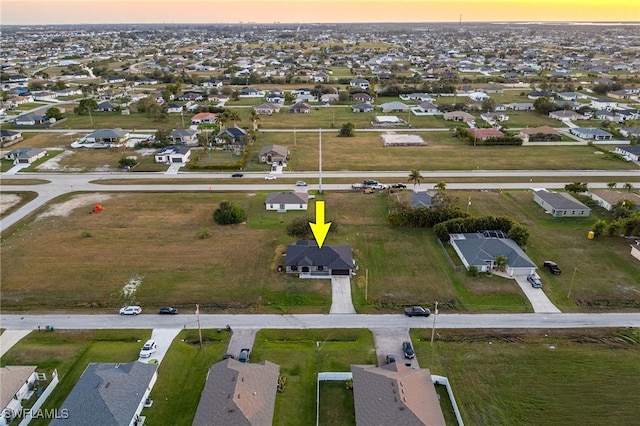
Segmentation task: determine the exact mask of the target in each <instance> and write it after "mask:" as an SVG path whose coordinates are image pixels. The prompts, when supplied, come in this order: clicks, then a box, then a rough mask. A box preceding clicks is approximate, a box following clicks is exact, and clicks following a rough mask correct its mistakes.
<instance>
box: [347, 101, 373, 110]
mask: <svg viewBox="0 0 640 426" xmlns="http://www.w3.org/2000/svg"><path fill="white" fill-rule="evenodd" d="M351 109H358V110H367V109H369V110H373V105H371V104H370V103H369V102H364V103H361V104H356V105H351Z"/></svg>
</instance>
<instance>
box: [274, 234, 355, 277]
mask: <svg viewBox="0 0 640 426" xmlns="http://www.w3.org/2000/svg"><path fill="white" fill-rule="evenodd" d="M285 268H286V272H287V273H291V274H299V276H300V278H331V276H332V275H343V276H350V275H351V274H352V273H353V270H354V261H353V257H352V255H351V246H346V245H339V246H336V245H328V244H324V245H323V246H322V248H318V244H317V243H316V241H315V240H301V241H298V242H296V243H293V244H290V245H289V246H288V247H287V251H286V257H285Z"/></svg>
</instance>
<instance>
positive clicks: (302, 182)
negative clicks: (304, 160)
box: [296, 180, 307, 186]
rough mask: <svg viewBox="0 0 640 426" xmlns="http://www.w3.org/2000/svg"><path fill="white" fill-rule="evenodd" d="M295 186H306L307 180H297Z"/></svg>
mask: <svg viewBox="0 0 640 426" xmlns="http://www.w3.org/2000/svg"><path fill="white" fill-rule="evenodd" d="M296 186H307V182H305V181H303V180H299V181H297V182H296Z"/></svg>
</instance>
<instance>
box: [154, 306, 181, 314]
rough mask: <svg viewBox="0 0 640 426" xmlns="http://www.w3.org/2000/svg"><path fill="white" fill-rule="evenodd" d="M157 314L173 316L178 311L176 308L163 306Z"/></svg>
mask: <svg viewBox="0 0 640 426" xmlns="http://www.w3.org/2000/svg"><path fill="white" fill-rule="evenodd" d="M158 313H159V314H165V315H167V314H168V315H175V314H177V313H178V310H177V309H176V308H172V307H171V306H163V307H162V308H160V310H159V311H158Z"/></svg>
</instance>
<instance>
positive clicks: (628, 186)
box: [623, 182, 633, 192]
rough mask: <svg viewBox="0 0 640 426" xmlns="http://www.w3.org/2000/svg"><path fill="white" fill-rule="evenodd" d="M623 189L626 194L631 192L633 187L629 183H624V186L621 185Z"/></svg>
mask: <svg viewBox="0 0 640 426" xmlns="http://www.w3.org/2000/svg"><path fill="white" fill-rule="evenodd" d="M623 188H624V189H625V190H626V191H627V192H631V191H633V185H632V184H630V183H629V182H627V183H625V184H624V185H623Z"/></svg>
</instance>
